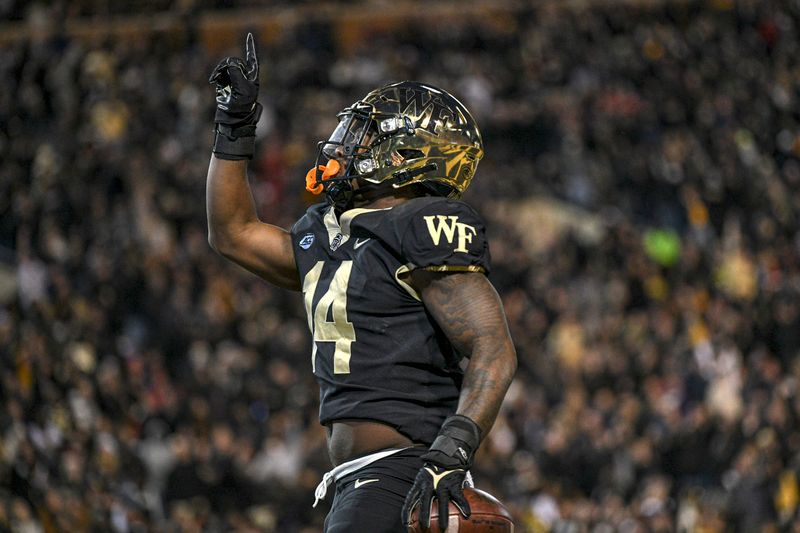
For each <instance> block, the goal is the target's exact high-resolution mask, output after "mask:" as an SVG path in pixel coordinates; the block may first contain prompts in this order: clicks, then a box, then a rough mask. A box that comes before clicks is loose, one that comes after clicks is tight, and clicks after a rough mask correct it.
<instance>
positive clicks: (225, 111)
mask: <svg viewBox="0 0 800 533" xmlns="http://www.w3.org/2000/svg"><path fill="white" fill-rule="evenodd" d="M208 83H213V84H215V85H216V89H217V112H216V113H215V115H214V123H215V128H214V132H215V135H214V149H213V152H214V154H215V155H216V156H217V157H219V158H220V159H233V160H237V159H252V158H253V153H254V152H255V145H256V124H257V123H258V119H259V118H261V111H262V107H261V104H259V103H258V102H257V101H256V99H257V98H258V58H257V57H256V45H255V43H254V42H253V34H252V33H248V34H247V42H246V44H245V59H244V61H242V60H241V59H239V58H238V57H226V58H225V59H223V60H222V61H220V62H219V64H218V65H217V66H216V68H215V69H214V71H213V72H212V73H211V76H210V77H209V78H208Z"/></svg>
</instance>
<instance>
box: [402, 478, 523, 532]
mask: <svg viewBox="0 0 800 533" xmlns="http://www.w3.org/2000/svg"><path fill="white" fill-rule="evenodd" d="M464 496H465V497H466V498H467V501H468V502H469V507H470V510H471V511H472V514H470V517H469V518H464V517H463V516H462V515H461V513H460V512H459V511H458V509H457V508H456V506H455V505H453V503H452V502H451V503H450V505H449V506H448V511H449V517H448V522H447V533H514V522H513V520H512V519H511V513H509V512H508V509H506V507H505V505H503V504H502V503H500V501H499V500H498V499H497V498H495V497H494V496H492V495H491V494H489V493H488V492H486V491H483V490H480V489H473V488H466V489H464ZM438 520H439V506H438V505H437V503H436V500H434V501H433V506H432V509H431V527H430V528H423V527H422V526H421V525H420V523H419V506H417V508H416V509H414V510H413V512H412V513H411V525H410V526H408V533H440V530H439V522H438Z"/></svg>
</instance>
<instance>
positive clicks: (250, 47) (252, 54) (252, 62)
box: [244, 33, 258, 81]
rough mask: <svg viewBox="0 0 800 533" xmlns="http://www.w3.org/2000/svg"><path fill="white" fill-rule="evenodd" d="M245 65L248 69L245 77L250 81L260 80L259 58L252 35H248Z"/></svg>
mask: <svg viewBox="0 0 800 533" xmlns="http://www.w3.org/2000/svg"><path fill="white" fill-rule="evenodd" d="M244 63H245V67H246V69H247V72H245V76H247V79H248V80H250V81H256V80H257V79H258V57H257V56H256V43H255V40H254V39H253V34H252V33H248V34H247V41H246V42H245V59H244Z"/></svg>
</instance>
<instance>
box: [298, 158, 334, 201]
mask: <svg viewBox="0 0 800 533" xmlns="http://www.w3.org/2000/svg"><path fill="white" fill-rule="evenodd" d="M339 169H341V165H339V162H338V161H337V160H335V159H331V160H330V161H328V164H327V165H325V166H322V165H320V166H319V167H318V168H312V169H311V170H309V171H308V174H306V190H307V191H308V192H310V193H312V194H319V193H321V192H322V189H323V186H322V183H320V182H319V181H317V170H321V171H322V180H327V179H330V178H332V177H334V176H335V175H336V174H338V173H339Z"/></svg>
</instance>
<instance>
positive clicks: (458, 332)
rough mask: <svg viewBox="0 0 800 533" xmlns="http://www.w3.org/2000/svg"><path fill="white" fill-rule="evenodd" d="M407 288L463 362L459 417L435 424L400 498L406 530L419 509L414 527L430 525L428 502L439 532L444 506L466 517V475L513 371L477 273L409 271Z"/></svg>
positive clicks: (499, 312)
mask: <svg viewBox="0 0 800 533" xmlns="http://www.w3.org/2000/svg"><path fill="white" fill-rule="evenodd" d="M411 284H412V285H413V286H414V287H415V288H416V289H417V291H419V292H420V294H421V295H422V302H423V303H424V304H425V307H426V308H427V309H428V312H429V313H430V314H431V316H433V318H434V320H436V323H437V324H439V327H441V328H442V331H444V333H445V335H447V338H448V339H449V340H450V342H451V343H452V344H453V347H454V348H455V349H456V350H457V351H458V352H459V353H460V354H461V355H464V356H466V357H469V364H468V365H467V370H466V372H465V373H464V383H463V385H462V387H461V396H460V397H459V399H458V410H457V411H456V414H455V415H454V416H450V417H448V418H447V419H446V420H445V421H444V424H442V427H441V429H440V430H439V434H438V435H437V436H436V439H435V440H434V441H433V443H432V444H431V446H430V448H429V449H428V452H427V453H425V454H424V455H422V456H421V457H420V458H421V459H422V460H423V461H424V463H423V467H422V469H420V471H419V472H417V477H416V478H415V479H414V484H413V485H412V486H411V489H410V490H409V491H408V494H407V495H406V500H405V503H404V504H403V510H402V511H401V515H402V517H403V520H404V521H405V523H406V524H410V523H411V513H412V511H413V509H414V508H415V507H416V506H419V509H420V513H419V520H420V522H421V523H422V524H424V527H427V525H428V524H429V523H430V509H431V505H432V502H433V501H434V500H438V502H439V530H440V531H442V530H444V529H445V528H446V525H447V523H446V520H447V516H448V512H447V507H448V502H453V504H455V506H456V507H458V509H459V510H460V511H461V514H463V515H464V516H467V517H468V516H469V515H470V513H471V510H470V508H469V502H468V501H467V499H466V497H465V496H464V484H465V483H466V476H467V472H468V471H469V469H470V467H471V466H472V461H473V459H474V456H475V451H476V450H477V448H478V446H479V445H480V440H481V437H482V436H485V435H486V434H487V433H489V430H490V429H491V428H492V424H494V419H495V418H496V417H497V411H498V410H500V404H501V403H502V402H503V397H504V396H505V395H506V390H508V386H509V385H510V384H511V379H512V378H513V377H514V372H515V371H516V369H517V355H516V353H515V351H514V343H513V342H511V336H510V335H509V333H508V326H507V325H506V317H505V313H504V312H503V305H502V303H501V302H500V298H499V297H498V296H497V292H496V291H495V290H494V287H492V284H491V283H489V280H487V279H486V276H484V275H483V274H480V273H477V272H464V273H441V272H440V273H435V272H428V271H425V270H414V271H412V273H411Z"/></svg>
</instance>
